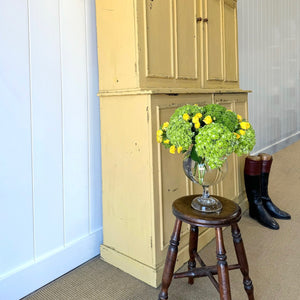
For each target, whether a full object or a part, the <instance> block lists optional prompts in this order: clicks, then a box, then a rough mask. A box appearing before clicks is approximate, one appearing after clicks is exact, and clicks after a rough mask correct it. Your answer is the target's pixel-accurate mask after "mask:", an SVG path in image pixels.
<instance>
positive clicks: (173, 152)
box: [169, 145, 176, 154]
mask: <svg viewBox="0 0 300 300" xmlns="http://www.w3.org/2000/svg"><path fill="white" fill-rule="evenodd" d="M169 151H170V153H172V154H175V152H176V147H175V146H174V145H173V146H171V147H170V150H169Z"/></svg>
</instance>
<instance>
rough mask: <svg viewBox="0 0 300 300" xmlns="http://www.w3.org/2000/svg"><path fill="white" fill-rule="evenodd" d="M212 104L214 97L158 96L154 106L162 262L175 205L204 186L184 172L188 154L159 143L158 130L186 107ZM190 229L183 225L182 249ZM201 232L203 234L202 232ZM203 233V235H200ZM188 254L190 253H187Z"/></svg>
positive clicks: (155, 182) (158, 242) (155, 178)
mask: <svg viewBox="0 0 300 300" xmlns="http://www.w3.org/2000/svg"><path fill="white" fill-rule="evenodd" d="M211 102H212V95H211V94H201V95H199V94H190V95H188V94H185V95H178V96H168V95H154V96H153V97H152V103H151V119H152V145H153V148H152V149H153V151H152V153H153V187H154V191H153V198H154V211H155V226H156V230H155V231H156V232H157V233H158V234H157V235H156V241H155V242H156V245H158V246H157V249H156V250H157V257H158V259H159V260H160V261H159V263H162V262H163V261H164V260H165V257H166V251H167V249H168V245H169V240H170V236H171V233H172V229H173V226H174V221H175V218H174V215H173V213H172V203H173V201H174V200H176V199H177V198H179V197H182V196H184V195H188V194H192V193H197V192H200V193H201V190H202V189H201V188H200V187H196V186H195V187H193V186H192V184H191V182H190V181H189V180H188V179H187V177H186V176H185V174H184V172H183V168H182V160H183V157H184V154H182V153H181V154H177V153H176V154H170V153H169V151H168V149H165V148H164V147H163V145H161V144H158V143H157V142H156V134H155V133H156V131H157V130H158V129H159V126H160V125H161V124H162V123H163V122H166V121H168V120H169V118H170V116H171V115H172V114H173V113H174V111H175V109H176V108H178V107H180V106H182V105H184V104H195V103H197V104H198V105H205V104H208V103H211ZM188 229H189V227H188V226H187V224H183V225H182V231H181V237H180V239H181V241H180V249H182V247H185V246H186V245H187V244H188V239H189V230H188ZM200 232H202V231H201V230H200ZM200 232H199V233H200ZM187 253H188V252H187Z"/></svg>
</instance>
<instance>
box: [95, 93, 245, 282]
mask: <svg viewBox="0 0 300 300" xmlns="http://www.w3.org/2000/svg"><path fill="white" fill-rule="evenodd" d="M195 103H197V104H199V105H205V104H209V103H219V104H221V105H224V106H225V107H227V108H228V109H232V110H234V111H236V112H238V113H239V114H241V115H242V116H245V117H247V93H246V92H245V93H243V92H240V93H230V94H226V93H223V94H222V93H193V94H152V93H150V92H149V93H147V92H144V93H141V94H133V95H128V94H127V95H122V94H115V95H114V94H112V95H103V96H101V95H100V113H101V115H100V118H101V140H102V144H101V146H102V191H103V194H102V195H103V238H104V239H103V245H101V250H100V252H101V257H102V259H103V260H105V261H107V262H109V263H110V264H112V265H114V266H116V267H118V268H119V269H121V270H123V271H125V272H127V273H129V274H131V275H133V276H135V277H137V278H138V279H140V280H142V281H144V282H146V283H148V284H149V285H151V286H153V287H157V286H158V285H159V284H160V282H161V276H162V271H163V266H164V261H165V257H166V252H167V248H168V244H169V240H170V235H171V232H172V229H173V225H174V216H173V214H172V203H173V201H174V200H175V199H177V198H179V197H181V196H183V195H189V194H196V193H201V192H202V187H200V186H196V185H194V184H192V183H191V182H190V181H189V180H188V179H187V178H186V177H185V175H184V172H183V170H182V160H183V155H182V154H175V155H172V154H170V153H169V152H168V150H167V149H165V148H164V147H162V146H161V145H160V144H158V143H157V142H156V131H157V130H158V128H159V126H160V125H161V124H162V123H163V122H165V121H167V120H168V119H169V117H170V116H171V115H172V113H173V112H174V111H175V109H176V108H177V107H180V106H182V105H184V104H195ZM243 161H244V158H243V157H240V158H238V157H237V156H235V155H232V156H230V157H229V164H228V167H229V169H228V174H227V176H226V177H225V179H224V180H223V182H221V183H220V184H219V185H217V186H215V187H212V189H211V193H214V194H218V195H220V196H224V197H228V198H230V199H232V200H234V201H236V202H238V203H240V204H241V206H242V207H244V206H245V201H244V199H245V192H244V185H243V177H242V174H243ZM188 235H189V228H188V227H187V225H184V226H183V228H182V234H181V242H180V249H179V254H178V261H177V265H176V268H179V267H181V266H182V265H183V263H185V262H186V261H187V260H188V250H187V247H188V239H189V236H188ZM213 237H214V232H213V231H211V230H207V229H203V230H202V231H200V232H199V249H200V248H202V247H203V246H205V245H206V244H207V243H208V242H209V241H210V240H211V239H212V238H213ZM184 248H186V249H185V250H186V251H181V250H183V249H184Z"/></svg>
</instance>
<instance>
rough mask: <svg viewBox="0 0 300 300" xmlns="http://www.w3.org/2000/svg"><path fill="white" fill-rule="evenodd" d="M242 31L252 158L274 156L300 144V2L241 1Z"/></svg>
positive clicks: (242, 65)
mask: <svg viewBox="0 0 300 300" xmlns="http://www.w3.org/2000/svg"><path fill="white" fill-rule="evenodd" d="M238 28H239V62H240V86H241V88H242V89H246V90H252V93H250V94H249V119H250V121H251V122H252V123H253V126H254V128H255V131H256V136H257V144H256V146H255V148H254V149H253V154H255V153H258V152H268V153H271V154H272V153H274V152H277V151H278V150H280V149H282V148H284V147H286V146H287V145H289V144H291V143H293V142H295V141H297V140H299V139H300V34H299V28H300V1H295V0H239V1H238Z"/></svg>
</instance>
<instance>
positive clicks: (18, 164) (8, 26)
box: [0, 0, 33, 298]
mask: <svg viewBox="0 0 300 300" xmlns="http://www.w3.org/2000/svg"><path fill="white" fill-rule="evenodd" d="M16 7H18V18H15V8H16ZM0 22H1V23H2V24H5V26H2V25H1V26H0V41H1V47H0V136H1V147H0V203H1V209H0V224H1V226H0V240H1V245H2V246H1V250H0V278H1V277H2V276H3V275H4V274H5V273H6V272H8V271H10V270H11V269H13V268H16V267H17V266H19V265H23V264H26V263H28V262H29V261H31V260H32V259H33V233H32V228H33V224H32V220H33V219H32V180H31V131H30V89H29V87H30V82H29V62H28V56H29V53H28V50H29V48H28V12H27V3H26V1H19V0H12V1H10V5H7V2H6V1H0ZM20 245H22V251H20ZM12 257H13V259H12ZM0 298H1V297H0Z"/></svg>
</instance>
